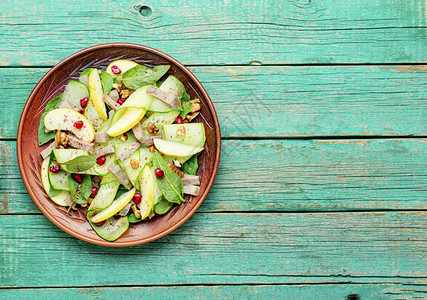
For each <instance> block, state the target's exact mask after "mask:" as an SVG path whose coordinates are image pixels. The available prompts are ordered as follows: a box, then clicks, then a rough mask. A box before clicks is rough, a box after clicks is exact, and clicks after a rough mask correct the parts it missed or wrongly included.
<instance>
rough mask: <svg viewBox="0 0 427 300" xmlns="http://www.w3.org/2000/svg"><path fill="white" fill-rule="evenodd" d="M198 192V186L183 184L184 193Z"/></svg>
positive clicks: (195, 193) (193, 193) (196, 193)
mask: <svg viewBox="0 0 427 300" xmlns="http://www.w3.org/2000/svg"><path fill="white" fill-rule="evenodd" d="M199 192H200V186H197V185H191V184H189V185H184V194H188V195H192V196H197V195H198V194H199Z"/></svg>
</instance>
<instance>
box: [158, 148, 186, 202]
mask: <svg viewBox="0 0 427 300" xmlns="http://www.w3.org/2000/svg"><path fill="white" fill-rule="evenodd" d="M153 165H154V167H155V168H158V169H162V170H163V172H164V173H165V176H164V177H163V178H162V179H159V178H157V177H156V180H157V184H158V186H159V188H160V190H161V191H162V194H163V196H165V198H166V200H168V201H169V202H173V203H178V204H179V203H181V202H185V200H184V198H183V195H184V184H183V183H182V179H181V177H179V176H178V175H177V174H175V172H173V171H172V170H171V169H170V168H169V167H168V165H167V163H166V162H165V160H164V159H163V157H161V156H160V154H159V152H156V153H155V154H154V155H153Z"/></svg>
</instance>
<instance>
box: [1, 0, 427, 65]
mask: <svg viewBox="0 0 427 300" xmlns="http://www.w3.org/2000/svg"><path fill="white" fill-rule="evenodd" d="M144 4H145V5H148V6H151V12H150V9H147V10H146V11H145V12H144V13H146V14H150V13H151V14H150V15H149V16H148V17H144V16H142V15H141V14H140V5H139V3H138V2H135V1H131V0H125V1H120V2H111V1H107V0H103V1H98V0H88V1H84V2H80V1H65V2H63V1H61V2H58V1H41V0H38V1H26V2H25V9H23V7H22V5H10V3H8V2H7V1H2V2H1V3H0V11H1V12H2V13H1V14H0V24H1V30H0V40H1V41H2V51H1V54H0V65H2V66H51V65H53V64H56V63H57V62H58V61H60V60H62V59H63V58H65V57H66V56H68V55H70V54H72V53H74V52H76V51H77V50H80V49H82V48H84V47H87V46H91V45H94V44H99V43H105V42H117V41H121V42H131V43H139V44H145V45H148V46H151V47H154V48H158V49H159V50H162V51H164V52H167V53H168V54H170V55H172V56H174V57H175V58H177V59H178V60H180V61H182V62H183V63H185V64H249V63H251V62H261V63H264V64H278V63H280V64H283V63H304V64H305V63H391V62H393V63H406V62H419V63H421V62H425V61H426V52H425V48H426V45H427V44H426V39H425V28H426V27H425V26H426V13H425V11H426V6H425V1H424V0H413V1H407V0H390V1H386V2H380V3H379V2H377V1H370V0H323V1H279V2H278V1H273V0H262V1H259V0H250V1H239V2H238V3H236V2H235V1H225V0H223V1H208V0H204V1H200V0H189V1H183V0H181V1H172V2H171V1H166V0H159V1H144ZM224 50H226V51H224Z"/></svg>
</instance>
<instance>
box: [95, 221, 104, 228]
mask: <svg viewBox="0 0 427 300" xmlns="http://www.w3.org/2000/svg"><path fill="white" fill-rule="evenodd" d="M104 224H105V220H104V221H101V222H98V223H95V226H98V227H101V226H102V225H104Z"/></svg>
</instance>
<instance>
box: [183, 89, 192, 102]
mask: <svg viewBox="0 0 427 300" xmlns="http://www.w3.org/2000/svg"><path fill="white" fill-rule="evenodd" d="M187 101H190V95H189V94H188V93H187V91H184V94H183V95H182V97H181V102H187Z"/></svg>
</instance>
